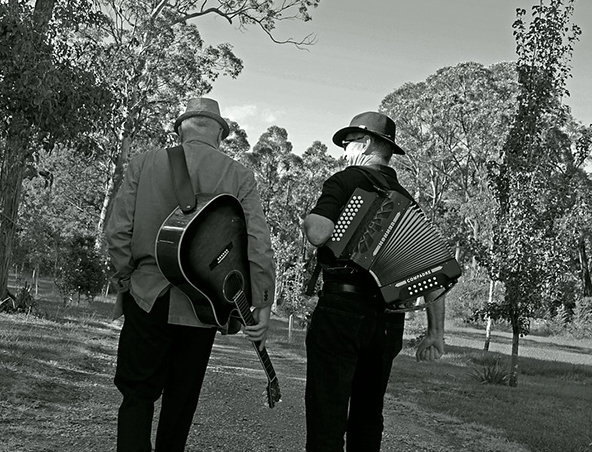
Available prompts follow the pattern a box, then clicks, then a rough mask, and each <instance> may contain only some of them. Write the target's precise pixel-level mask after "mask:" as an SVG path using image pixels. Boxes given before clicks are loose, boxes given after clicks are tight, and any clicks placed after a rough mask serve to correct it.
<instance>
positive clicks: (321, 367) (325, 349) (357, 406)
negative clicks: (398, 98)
mask: <svg viewBox="0 0 592 452" xmlns="http://www.w3.org/2000/svg"><path fill="white" fill-rule="evenodd" d="M395 134H396V126H395V123H394V121H393V120H392V119H391V118H389V117H388V116H387V115H384V114H382V113H379V112H372V111H369V112H364V113H360V114H358V115H356V116H355V117H354V118H353V119H352V120H351V122H350V124H349V126H347V127H344V128H342V129H340V130H338V131H337V132H336V133H335V135H334V136H333V142H334V143H335V144H336V145H337V146H339V147H342V148H343V149H344V151H345V159H346V161H347V163H348V165H349V166H348V167H346V168H345V169H344V170H342V171H339V172H338V173H336V174H334V175H332V176H331V177H330V178H329V179H327V180H326V181H325V183H324V184H323V191H322V193H321V196H320V197H319V199H318V200H317V203H316V206H315V207H314V208H313V209H312V211H311V212H310V214H309V215H308V216H307V217H306V219H305V221H304V230H305V233H306V236H307V238H308V240H309V241H310V243H311V244H313V245H314V246H316V247H318V250H317V260H318V262H319V263H320V264H321V266H322V268H323V287H322V290H321V292H320V293H319V300H318V303H317V306H316V308H315V310H314V312H313V315H312V320H311V324H310V329H309V332H308V335H307V338H306V353H307V371H306V395H305V401H306V435H307V437H306V450H307V451H308V452H337V451H339V452H342V451H343V445H344V442H345V439H344V438H346V441H347V450H348V451H352V452H358V451H359V452H362V451H363V452H378V451H379V450H380V445H381V440H382V431H383V428H384V426H383V417H382V409H383V403H384V402H383V400H384V395H385V392H386V386H387V383H388V379H389V376H390V372H391V366H392V363H393V359H394V358H395V357H396V356H397V354H398V353H399V352H400V350H401V348H402V344H403V329H404V324H405V314H404V313H396V314H394V313H387V311H386V303H385V300H384V298H383V296H382V294H381V292H380V290H379V288H378V285H377V283H376V281H375V280H374V278H373V277H372V276H371V275H370V274H369V272H367V271H365V270H363V269H361V268H360V267H356V266H354V265H347V264H344V263H342V262H338V261H337V260H336V258H335V256H334V255H333V253H332V252H331V250H330V249H329V248H328V247H323V245H324V244H325V243H326V242H327V241H328V240H330V239H331V237H332V235H333V231H334V228H335V224H336V223H337V220H338V218H339V216H340V214H341V211H342V209H343V208H344V206H345V205H346V204H347V202H348V200H349V199H350V197H351V195H352V194H353V192H354V190H355V189H356V188H361V189H363V190H365V191H368V192H372V191H376V190H377V188H376V186H377V185H378V186H379V187H381V188H382V189H388V190H396V191H398V192H400V193H402V194H403V195H404V196H406V197H408V198H409V199H412V197H411V195H410V194H409V192H407V190H405V189H404V188H403V187H402V186H401V185H400V184H399V181H398V180H397V174H396V172H395V170H394V169H393V168H391V167H389V166H388V165H389V161H390V159H391V157H392V155H393V154H399V155H404V154H405V152H404V151H403V149H401V148H400V147H399V145H398V144H397V143H396V141H395V138H396V137H395ZM429 297H430V298H435V297H436V295H429ZM427 312H428V331H427V334H426V336H425V338H424V339H423V340H422V342H421V343H420V345H419V346H418V350H417V354H416V356H417V359H418V360H433V359H438V358H439V357H440V356H441V355H442V353H444V337H443V334H444V326H443V325H444V304H443V301H437V302H435V303H433V304H432V305H431V306H430V307H429V308H428V310H427Z"/></svg>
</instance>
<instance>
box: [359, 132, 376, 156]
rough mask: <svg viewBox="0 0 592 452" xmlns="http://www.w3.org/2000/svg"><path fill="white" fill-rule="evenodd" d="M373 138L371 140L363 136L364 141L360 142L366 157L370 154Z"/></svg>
mask: <svg viewBox="0 0 592 452" xmlns="http://www.w3.org/2000/svg"><path fill="white" fill-rule="evenodd" d="M373 139H374V138H372V137H371V136H370V135H364V139H363V140H362V143H364V155H368V154H370V152H371V148H372V146H371V144H372V140H373Z"/></svg>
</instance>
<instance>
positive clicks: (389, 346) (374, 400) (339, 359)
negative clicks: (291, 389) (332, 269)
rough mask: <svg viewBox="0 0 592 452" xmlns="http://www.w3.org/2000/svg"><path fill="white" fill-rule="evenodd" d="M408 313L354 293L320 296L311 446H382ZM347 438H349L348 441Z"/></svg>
mask: <svg viewBox="0 0 592 452" xmlns="http://www.w3.org/2000/svg"><path fill="white" fill-rule="evenodd" d="M404 323H405V315H404V314H385V312H384V306H382V305H379V304H373V303H372V302H371V301H370V300H369V299H368V297H365V296H363V295H358V294H350V293H324V294H322V295H321V297H320V298H319V302H318V305H317V307H316V309H315V311H314V313H313V316H312V321H311V325H310V329H309V331H308V334H307V337H306V354H307V369H306V394H305V401H306V436H307V438H306V450H307V451H308V452H343V446H344V443H346V450H347V451H348V452H378V451H379V450H380V444H381V440H382V431H383V428H384V422H383V416H382V409H383V404H384V394H385V391H386V387H387V384H388V379H389V375H390V372H391V367H392V363H393V359H394V358H395V356H397V354H398V353H399V352H400V351H401V348H402V345H403V330H404ZM345 438H346V439H347V442H346V441H345Z"/></svg>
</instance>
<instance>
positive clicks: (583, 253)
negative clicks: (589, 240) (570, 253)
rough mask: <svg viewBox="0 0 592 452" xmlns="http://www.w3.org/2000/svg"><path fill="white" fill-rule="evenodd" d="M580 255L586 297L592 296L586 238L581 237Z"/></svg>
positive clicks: (579, 244)
mask: <svg viewBox="0 0 592 452" xmlns="http://www.w3.org/2000/svg"><path fill="white" fill-rule="evenodd" d="M578 256H579V258H580V269H581V272H580V274H581V278H582V287H583V289H584V293H583V295H584V297H592V280H591V279H590V268H589V267H588V255H587V253H586V240H585V239H584V237H583V236H582V237H580V241H579V243H578Z"/></svg>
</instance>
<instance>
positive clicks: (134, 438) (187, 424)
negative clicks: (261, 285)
mask: <svg viewBox="0 0 592 452" xmlns="http://www.w3.org/2000/svg"><path fill="white" fill-rule="evenodd" d="M169 304H170V301H169V294H168V293H167V294H166V295H164V296H162V297H160V298H158V299H157V300H156V302H155V304H154V306H153V308H152V310H151V311H150V313H147V312H145V311H144V310H143V309H141V308H140V307H139V306H138V305H137V304H136V302H135V300H134V299H133V297H132V296H131V295H130V294H127V295H126V297H125V298H124V300H123V312H124V315H125V320H124V323H123V328H122V330H121V335H120V338H119V348H118V351H117V369H116V372H115V385H116V386H117V388H118V389H119V391H120V392H121V394H122V395H123V402H122V404H121V406H120V408H119V416H118V421H117V451H118V452H149V451H150V450H151V448H152V444H151V432H152V418H153V415H154V403H155V402H156V401H157V400H158V399H159V398H160V397H161V396H162V404H161V411H160V417H159V421H158V428H157V432H156V443H155V450H156V451H158V452H182V451H183V450H184V449H185V443H186V441H187V436H188V434H189V429H190V428H191V423H192V420H193V415H194V413H195V410H196V408H197V402H198V399H199V394H200V391H201V387H202V383H203V380H204V375H205V372H206V368H207V365H208V360H209V357H210V353H211V351H212V345H213V343H214V338H215V335H216V330H215V329H214V328H193V327H188V326H180V325H170V324H169V323H168V312H169Z"/></svg>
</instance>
